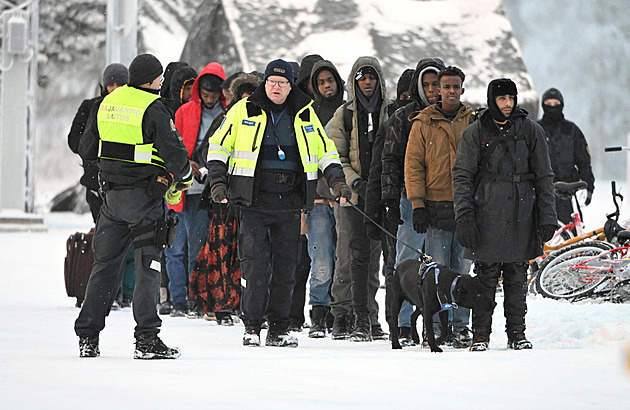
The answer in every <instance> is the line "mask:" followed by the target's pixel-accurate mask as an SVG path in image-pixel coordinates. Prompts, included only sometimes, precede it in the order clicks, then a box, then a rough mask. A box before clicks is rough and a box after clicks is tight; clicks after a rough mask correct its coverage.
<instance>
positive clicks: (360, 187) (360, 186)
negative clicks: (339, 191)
mask: <svg viewBox="0 0 630 410" xmlns="http://www.w3.org/2000/svg"><path fill="white" fill-rule="evenodd" d="M352 189H354V191H355V192H356V193H357V194H359V196H360V197H361V198H363V199H365V193H366V192H367V182H365V181H364V180H363V179H360V178H359V179H357V180H356V181H354V182H353V183H352Z"/></svg>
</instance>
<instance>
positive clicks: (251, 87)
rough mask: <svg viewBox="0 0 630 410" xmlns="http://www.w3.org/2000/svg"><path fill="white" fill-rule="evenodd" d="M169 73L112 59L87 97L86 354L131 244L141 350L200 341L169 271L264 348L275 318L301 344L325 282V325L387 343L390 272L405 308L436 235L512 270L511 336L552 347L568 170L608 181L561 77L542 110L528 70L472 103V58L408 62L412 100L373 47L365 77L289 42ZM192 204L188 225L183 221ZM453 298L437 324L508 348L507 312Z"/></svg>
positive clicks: (82, 120)
mask: <svg viewBox="0 0 630 410" xmlns="http://www.w3.org/2000/svg"><path fill="white" fill-rule="evenodd" d="M162 74H163V69H162V65H161V64H160V62H159V61H158V60H157V58H155V56H152V55H150V54H141V55H139V56H137V57H136V58H135V59H134V60H133V61H132V63H131V64H130V66H129V70H128V72H127V69H126V68H125V67H124V66H122V65H120V64H112V65H110V66H108V67H106V69H105V70H104V72H103V78H102V84H101V86H102V90H103V92H102V95H101V96H100V97H97V98H94V99H91V100H86V101H84V103H83V104H82V105H81V108H80V109H79V112H78V113H77V117H76V118H75V121H74V123H73V127H72V131H71V134H70V135H69V140H68V142H69V144H70V147H71V148H72V150H73V151H74V152H76V153H79V154H80V155H81V157H82V159H83V163H84V170H85V175H84V177H83V178H82V179H81V183H82V184H83V185H85V186H86V188H87V200H88V203H89V204H90V209H91V211H92V214H93V216H94V220H95V222H96V235H95V239H94V253H95V263H94V268H93V271H92V275H91V278H90V281H89V284H88V289H87V294H86V299H85V302H84V304H83V306H82V309H81V313H80V314H79V318H78V319H77V321H76V323H75V331H76V333H77V335H78V336H79V338H80V341H79V345H80V356H81V357H94V356H98V355H99V354H100V352H99V344H98V343H99V334H100V332H101V331H102V330H103V328H104V326H105V316H107V314H108V313H109V310H110V309H111V306H112V304H113V303H114V302H115V300H116V295H117V294H118V293H120V292H119V291H117V289H119V288H120V287H121V282H124V281H122V278H123V271H125V270H124V268H123V266H124V260H125V258H126V257H127V256H128V255H130V256H129V258H128V259H130V260H131V261H132V262H134V261H135V291H133V289H134V288H133V286H132V287H131V291H127V293H124V288H125V287H124V286H123V287H122V288H123V301H124V302H126V303H127V304H126V306H128V304H129V303H130V304H131V307H132V309H133V312H134V318H135V319H136V323H137V326H136V329H135V334H134V336H135V338H136V350H135V354H134V357H135V358H140V359H147V358H176V357H178V356H179V354H180V352H179V349H177V348H169V347H168V346H166V345H165V344H164V343H163V342H162V341H161V340H160V338H159V337H158V336H157V335H158V332H159V327H160V325H161V320H160V318H159V315H158V309H157V308H156V306H158V303H159V302H160V300H159V295H160V286H161V285H162V286H163V287H164V286H165V284H166V283H168V285H167V288H168V292H167V293H168V296H167V298H166V299H167V300H162V301H161V302H162V303H161V304H159V306H158V307H159V313H160V314H170V316H172V317H184V316H187V317H189V318H198V317H205V318H206V319H209V320H210V319H214V320H216V321H217V322H218V323H219V324H220V325H228V326H229V325H232V324H233V323H234V320H233V318H234V316H236V315H238V316H239V317H240V318H241V320H242V321H243V324H244V327H245V331H244V335H243V339H242V344H243V345H244V346H260V345H261V339H260V335H261V329H265V328H266V329H267V334H266V340H265V345H267V346H282V347H286V346H288V347H295V346H297V345H298V340H297V338H296V336H295V335H296V333H297V332H300V331H302V329H303V327H304V326H305V325H306V319H305V317H304V310H305V304H306V303H307V302H306V295H307V292H306V291H307V289H306V286H307V283H310V287H309V289H308V305H310V310H309V313H310V315H309V316H310V327H309V329H308V337H311V338H323V337H326V336H327V335H330V337H331V338H332V339H333V340H345V339H348V340H350V341H354V342H370V341H372V340H377V339H383V340H386V339H387V338H388V334H387V333H386V331H385V330H384V329H383V327H382V326H381V324H380V323H379V319H378V317H379V306H378V303H377V302H376V294H377V291H378V289H379V287H380V275H381V274H382V275H383V276H384V278H385V288H386V294H385V302H386V303H385V305H386V306H385V317H386V319H387V322H388V323H390V321H389V319H390V313H389V309H388V307H389V303H388V301H389V299H388V293H389V292H388V288H389V287H390V285H391V280H392V278H393V276H392V275H393V272H394V271H395V269H396V267H397V265H398V264H400V263H401V262H402V261H404V260H407V259H411V258H415V259H417V258H419V257H420V254H419V252H424V253H426V254H428V255H429V256H431V257H432V258H433V260H434V261H436V262H437V263H439V264H442V265H445V266H448V267H450V268H451V269H453V270H455V271H456V272H458V273H459V274H461V275H470V272H471V267H472V265H473V263H474V273H475V275H476V276H477V277H478V278H479V279H478V280H480V281H481V283H482V285H483V288H484V292H486V293H487V296H488V297H490V298H491V299H493V300H494V298H495V292H496V288H497V284H498V281H499V279H500V278H502V279H503V290H504V314H505V318H506V326H505V331H506V332H507V335H508V347H509V348H513V349H515V350H520V349H530V348H532V344H531V343H530V342H529V341H528V340H527V338H526V337H525V313H526V311H527V306H526V284H527V262H528V260H530V259H532V258H534V257H536V256H538V255H539V254H540V253H542V244H543V243H544V242H546V241H547V240H549V239H550V238H551V237H552V235H553V234H554V231H555V229H556V226H557V225H556V224H557V220H558V217H560V219H561V220H566V218H567V215H566V214H567V212H569V215H568V217H570V208H569V210H567V209H566V204H565V203H561V202H558V204H557V207H558V213H557V214H556V198H555V197H554V193H553V182H554V181H557V180H563V181H567V182H572V181H576V180H578V179H582V180H585V181H587V183H588V196H587V204H588V203H589V202H590V200H591V196H592V192H593V189H594V178H593V175H592V171H591V167H590V153H589V151H588V146H587V144H586V141H585V139H584V136H583V135H582V133H581V132H580V131H579V129H578V128H577V126H575V124H573V123H571V122H569V121H567V120H565V119H564V117H563V115H562V108H563V106H564V100H563V97H562V94H561V93H560V91H558V90H556V89H551V90H549V91H547V92H546V93H545V94H544V95H543V99H542V104H543V110H544V112H545V114H544V116H543V119H542V120H540V121H539V122H540V124H539V123H537V122H535V121H533V120H531V119H529V118H528V113H527V112H526V111H524V110H522V109H521V108H519V107H518V105H517V101H518V90H517V85H516V84H515V83H514V82H513V81H512V80H510V79H508V78H497V79H495V80H493V81H491V82H490V84H489V85H488V89H487V108H484V109H482V110H475V109H473V108H472V107H471V106H470V105H468V104H466V103H464V102H462V95H463V94H464V90H465V87H464V82H465V79H466V75H465V74H464V72H463V71H462V70H461V69H460V68H458V67H455V66H452V65H447V64H445V63H444V62H443V61H442V59H440V58H436V57H429V58H423V59H421V60H420V61H418V63H417V64H416V66H415V69H407V70H405V71H404V72H403V73H402V74H401V76H400V79H399V80H398V83H397V86H396V99H395V100H393V101H392V100H390V99H389V98H388V89H387V86H386V82H385V78H384V75H383V70H382V67H381V65H380V62H379V61H378V59H377V58H375V57H372V56H363V57H359V58H358V59H357V60H356V61H355V63H354V64H353V66H352V68H351V70H350V73H349V75H348V79H347V82H345V81H344V80H343V78H342V77H341V75H340V74H339V72H338V70H337V68H336V67H335V65H334V64H333V63H332V62H331V61H328V60H326V59H324V58H323V57H322V56H320V55H318V54H311V55H308V56H306V57H304V58H303V59H302V61H301V63H300V64H298V63H297V62H289V61H285V60H282V59H276V60H273V61H271V62H269V63H268V64H267V66H266V68H265V70H264V72H252V73H243V72H238V73H233V74H231V75H229V76H226V74H225V72H224V70H223V67H222V66H221V64H219V63H217V62H211V63H209V64H208V65H206V66H205V67H204V68H203V69H201V71H200V72H199V73H197V71H196V70H195V69H194V68H193V67H191V66H190V65H188V64H186V63H184V62H173V63H170V64H169V65H168V66H167V68H166V71H165V72H164V75H162ZM160 97H161V98H160ZM126 108H130V109H131V110H125V109H126ZM120 113H123V115H121V114H120ZM75 129H76V132H75ZM567 151H570V153H571V155H570V156H569V155H567ZM164 198H165V199H164ZM167 210H170V211H168V212H167ZM173 213H174V214H175V215H176V216H177V218H176V219H177V220H178V221H179V223H178V224H177V225H174V224H171V225H169V224H165V222H164V221H165V219H166V220H168V219H169V216H170V219H172V215H173ZM167 215H168V216H167ZM563 218H564V219H563ZM167 242H168V243H167ZM162 249H164V252H162ZM162 253H163V255H162ZM381 260H382V264H381ZM381 267H382V269H381ZM309 278H310V280H309ZM163 299H165V298H163ZM412 312H413V306H411V305H410V304H409V303H407V302H405V304H404V305H403V309H401V311H400V314H399V316H398V326H399V334H400V341H401V344H403V345H407V346H409V345H413V344H414V342H413V340H412V337H411V334H412V332H411V319H410V318H411V314H412ZM449 314H450V318H449V329H441V328H440V324H439V320H438V318H437V315H436V317H435V318H434V321H433V323H432V324H429V325H432V326H433V329H434V331H435V333H436V335H440V334H448V335H449V338H448V339H447V343H449V344H450V345H452V346H453V347H454V348H469V349H470V350H472V351H483V350H486V349H488V346H489V341H490V333H491V330H492V315H493V310H489V311H480V310H478V309H475V310H473V311H472V315H471V312H470V310H468V309H465V308H457V307H455V308H453V309H451V310H450V312H449ZM471 317H472V324H471ZM426 325H427V324H425V326H426ZM471 330H472V331H471ZM443 332H444V333H443ZM436 337H437V336H436ZM425 344H426V342H424V341H423V345H425Z"/></svg>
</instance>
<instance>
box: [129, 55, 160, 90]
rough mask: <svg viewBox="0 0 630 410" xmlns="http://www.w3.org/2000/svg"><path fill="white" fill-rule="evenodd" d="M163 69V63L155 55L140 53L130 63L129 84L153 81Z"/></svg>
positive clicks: (137, 84)
mask: <svg viewBox="0 0 630 410" xmlns="http://www.w3.org/2000/svg"><path fill="white" fill-rule="evenodd" d="M162 71H163V69H162V64H161V63H160V60H158V59H157V58H156V57H155V56H154V55H152V54H140V55H138V56H136V58H134V59H133V61H132V62H131V64H129V85H135V86H139V85H142V84H146V83H152V82H153V81H154V80H155V79H156V78H158V77H159V76H160V75H161V74H162Z"/></svg>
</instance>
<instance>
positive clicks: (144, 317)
mask: <svg viewBox="0 0 630 410" xmlns="http://www.w3.org/2000/svg"><path fill="white" fill-rule="evenodd" d="M162 219H164V204H163V201H162V200H160V199H152V198H149V197H148V196H147V195H146V194H145V189H144V188H133V189H125V190H111V191H108V192H107V193H106V194H105V199H104V201H103V206H102V207H101V212H100V214H99V216H98V220H97V221H96V231H95V233H94V241H93V248H94V266H93V268H92V274H91V276H90V280H89V282H88V285H87V290H86V294H85V301H84V302H83V305H82V306H81V312H80V313H79V317H78V318H77V320H76V322H75V324H74V329H75V332H76V334H77V336H79V337H84V336H92V335H95V334H98V333H99V332H100V331H101V330H103V329H104V328H105V317H106V316H107V315H109V311H110V309H111V306H112V302H113V301H114V299H115V298H116V294H117V293H118V289H119V288H120V283H121V281H122V276H123V270H124V265H125V259H126V257H127V250H128V248H129V244H130V243H131V241H132V239H133V238H132V235H131V230H132V229H134V228H140V227H144V226H147V225H151V226H155V223H156V221H158V220H162ZM153 236H154V232H149V233H146V234H143V235H141V236H139V237H138V239H139V240H142V239H149V238H151V237H153ZM161 254H162V251H161V250H158V248H157V247H156V246H146V247H142V248H136V249H135V254H134V256H135V263H136V284H135V288H134V293H133V304H132V308H133V317H134V319H135V321H136V327H135V331H134V336H135V337H136V338H138V337H139V336H140V335H149V336H150V335H155V334H157V333H158V332H159V327H160V326H161V324H162V321H161V320H160V318H159V316H158V313H157V309H156V306H157V304H158V299H159V292H160V280H161V273H160V268H161V264H160V257H161Z"/></svg>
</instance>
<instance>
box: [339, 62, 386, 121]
mask: <svg viewBox="0 0 630 410" xmlns="http://www.w3.org/2000/svg"><path fill="white" fill-rule="evenodd" d="M374 75H375V76H376V79H377V82H376V84H375V85H373V93H372V96H376V97H378V98H375V99H374V101H373V103H374V104H369V105H370V107H369V109H367V111H368V112H371V110H373V109H375V107H376V106H380V105H381V104H383V101H386V100H387V90H386V85H385V78H384V76H383V70H382V68H381V63H380V62H379V61H378V59H377V58H376V57H372V56H362V57H359V58H357V59H356V61H355V62H354V64H353V65H352V69H351V70H350V74H349V76H348V82H347V83H346V84H347V86H348V98H349V99H352V100H354V101H356V102H358V101H361V100H364V101H362V104H363V105H364V106H365V104H367V103H368V101H366V100H371V97H367V96H366V95H365V93H364V92H362V91H361V87H360V85H359V82H360V81H362V80H364V78H368V77H371V76H374Z"/></svg>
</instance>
